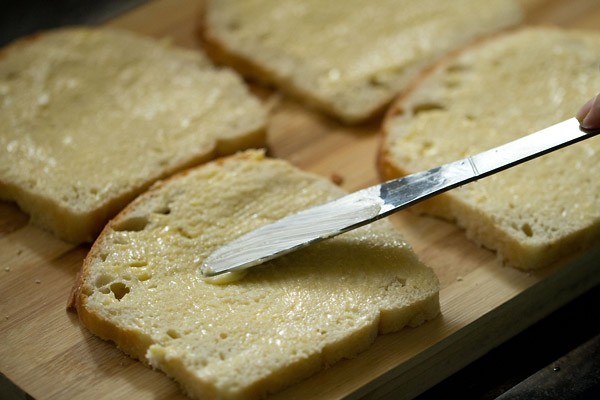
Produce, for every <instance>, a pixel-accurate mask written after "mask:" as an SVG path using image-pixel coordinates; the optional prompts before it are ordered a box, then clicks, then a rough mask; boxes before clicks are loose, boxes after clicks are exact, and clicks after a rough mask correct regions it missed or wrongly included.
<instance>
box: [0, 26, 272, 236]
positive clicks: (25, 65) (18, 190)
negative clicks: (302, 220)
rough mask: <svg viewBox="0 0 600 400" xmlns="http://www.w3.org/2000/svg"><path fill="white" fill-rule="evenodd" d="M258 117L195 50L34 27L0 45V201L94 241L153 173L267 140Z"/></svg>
mask: <svg viewBox="0 0 600 400" xmlns="http://www.w3.org/2000/svg"><path fill="white" fill-rule="evenodd" d="M265 114H266V113H265V111H264V110H263V108H262V106H261V104H260V103H259V102H258V101H257V100H256V99H254V98H253V97H252V96H251V95H250V94H249V93H248V91H247V89H246V87H245V86H244V85H243V83H242V81H241V79H239V77H238V76H237V75H235V74H234V73H232V72H231V71H227V70H223V69H216V68H215V67H213V66H212V64H211V63H210V62H209V61H208V59H207V58H206V57H205V56H203V55H202V54H201V53H200V52H198V51H191V50H184V49H179V48H175V47H173V46H170V45H168V44H167V43H161V42H157V41H154V40H151V39H148V38H142V37H139V36H137V35H134V34H132V33H126V32H124V31H116V30H108V29H85V28H72V29H64V30H57V31H51V32H46V33H43V34H39V35H37V36H34V37H32V38H27V39H24V40H21V41H18V42H16V43H14V44H12V45H11V46H9V47H8V48H6V49H4V50H3V51H2V53H0V199H5V200H13V201H15V202H16V203H18V205H19V206H20V207H21V208H22V209H23V210H24V211H25V212H27V213H29V214H30V215H31V220H32V221H33V222H34V223H36V224H37V225H39V226H42V227H44V228H46V229H49V230H51V231H52V232H54V233H55V234H56V235H57V236H58V237H60V238H62V239H65V240H68V241H72V242H83V241H92V240H93V239H94V238H95V237H96V235H97V234H98V233H99V232H100V230H101V229H102V227H103V226H104V224H105V223H106V222H107V220H108V219H109V218H110V217H112V216H114V215H115V214H116V213H117V212H118V211H119V210H120V209H122V208H123V206H124V205H125V204H127V203H128V202H129V201H130V200H132V199H133V198H134V197H135V196H136V195H137V194H139V193H140V192H141V191H143V190H144V189H146V188H147V187H148V186H149V185H150V184H151V183H152V182H153V181H155V180H156V179H159V178H161V177H165V176H167V175H170V174H172V173H173V172H175V171H178V170H181V169H183V168H186V167H189V166H192V165H196V164H199V163H201V162H203V161H206V160H208V159H211V158H214V157H215V156H216V155H219V154H228V153H232V152H235V151H237V150H239V149H243V148H248V147H254V146H263V145H264V143H265V124H266V122H265V121H266V115H265Z"/></svg>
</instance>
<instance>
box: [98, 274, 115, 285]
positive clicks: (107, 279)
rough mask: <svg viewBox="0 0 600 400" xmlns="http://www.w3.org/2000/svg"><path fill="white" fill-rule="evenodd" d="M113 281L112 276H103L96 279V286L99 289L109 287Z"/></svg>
mask: <svg viewBox="0 0 600 400" xmlns="http://www.w3.org/2000/svg"><path fill="white" fill-rule="evenodd" d="M112 281H113V277H112V276H109V275H105V274H102V275H100V276H98V277H97V278H96V281H95V282H94V285H96V287H97V288H101V287H102V286H106V285H108V284H109V283H110V282H112Z"/></svg>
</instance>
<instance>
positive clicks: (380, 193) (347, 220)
mask: <svg viewBox="0 0 600 400" xmlns="http://www.w3.org/2000/svg"><path fill="white" fill-rule="evenodd" d="M598 133H600V129H597V130H593V131H591V130H586V129H583V128H581V127H580V125H579V122H578V121H577V119H575V118H571V119H568V120H566V121H563V122H560V123H558V124H555V125H552V126H550V127H548V128H545V129H543V130H541V131H538V132H536V133H532V134H530V135H527V136H524V137H522V138H519V139H517V140H514V141H512V142H509V143H506V144H503V145H501V146H498V147H495V148H493V149H490V150H487V151H484V152H482V153H479V154H476V155H473V156H470V157H467V158H464V159H461V160H458V161H454V162H451V163H448V164H444V165H441V166H439V167H436V168H432V169H430V170H428V171H423V172H418V173H415V174H412V175H408V176H405V177H403V178H398V179H393V180H390V181H387V182H384V183H382V184H378V185H374V186H371V187H369V188H366V189H362V190H359V191H357V192H354V193H351V194H349V195H346V196H343V197H341V198H339V199H337V200H333V201H331V202H328V203H325V204H322V205H318V206H315V207H311V208H308V209H305V210H302V211H300V212H298V213H295V214H291V215H289V216H287V217H285V218H282V219H280V220H277V221H275V222H273V223H270V224H267V225H264V226H262V227H260V228H258V229H256V230H254V231H251V232H249V233H247V234H244V235H242V236H240V237H239V238H237V239H234V240H233V241H231V242H229V243H227V244H225V245H224V246H222V247H220V248H218V249H217V250H216V251H214V252H213V253H211V254H210V255H209V256H208V257H207V258H206V259H205V260H204V262H203V263H202V265H201V267H200V273H201V274H202V275H203V276H206V277H212V276H216V275H220V274H223V273H225V272H232V271H239V270H242V269H245V268H249V267H252V266H255V265H259V264H262V263H264V262H265V261H268V260H271V259H273V258H275V257H279V256H281V255H283V254H286V253H289V252H292V251H295V250H298V249H300V248H303V247H305V246H308V245H309V244H311V243H314V242H317V241H320V240H323V239H327V238H330V237H333V236H336V235H339V234H340V233H344V232H347V231H349V230H352V229H355V228H358V227H360V226H363V225H366V224H368V223H370V222H373V221H375V220H378V219H380V218H384V217H386V216H388V215H390V214H392V213H394V212H397V211H399V210H402V209H404V208H406V207H409V206H411V205H413V204H415V203H417V202H419V201H423V200H425V199H428V198H430V197H432V196H435V195H437V194H440V193H443V192H445V191H448V190H451V189H453V188H456V187H458V186H461V185H464V184H466V183H469V182H472V181H475V180H477V179H481V178H483V177H486V176H489V175H491V174H495V173H497V172H500V171H502V170H505V169H507V168H510V167H512V166H515V165H518V164H521V163H523V162H525V161H528V160H531V159H533V158H536V157H539V156H541V155H544V154H547V153H549V152H552V151H554V150H558V149H560V148H563V147H566V146H568V145H571V144H573V143H577V142H579V141H581V140H584V139H587V138H590V137H592V136H595V135H596V134H598Z"/></svg>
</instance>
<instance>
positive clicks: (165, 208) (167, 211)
mask: <svg viewBox="0 0 600 400" xmlns="http://www.w3.org/2000/svg"><path fill="white" fill-rule="evenodd" d="M154 213H155V214H161V215H169V214H171V207H169V206H167V205H165V206H162V207H160V208H158V209H157V210H155V211H154Z"/></svg>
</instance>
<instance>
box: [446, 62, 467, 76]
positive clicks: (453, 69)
mask: <svg viewBox="0 0 600 400" xmlns="http://www.w3.org/2000/svg"><path fill="white" fill-rule="evenodd" d="M470 69H471V68H470V67H469V66H468V65H466V64H452V65H450V66H449V67H448V68H447V69H446V71H448V73H450V74H456V73H461V72H465V71H468V70H470Z"/></svg>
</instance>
